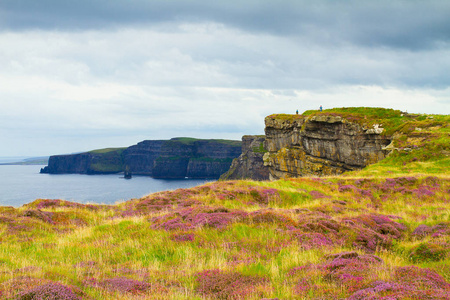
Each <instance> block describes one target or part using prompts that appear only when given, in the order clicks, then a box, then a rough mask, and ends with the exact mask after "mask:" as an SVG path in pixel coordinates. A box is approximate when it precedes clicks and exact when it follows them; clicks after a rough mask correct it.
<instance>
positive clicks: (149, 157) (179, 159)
mask: <svg viewBox="0 0 450 300" xmlns="http://www.w3.org/2000/svg"><path fill="white" fill-rule="evenodd" d="M240 153H241V142H240V141H233V140H201V139H193V138H173V139H171V140H146V141H142V142H140V143H138V144H137V145H133V146H130V147H128V148H115V149H103V150H96V151H90V152H85V153H79V154H70V155H54V156H51V157H50V158H49V162H48V166H46V167H45V168H43V169H41V173H50V174H64V173H78V174H111V173H119V172H123V171H125V169H127V170H128V171H129V172H131V173H132V174H135V175H147V176H152V177H154V178H168V179H171V178H173V179H176V178H185V177H189V178H219V176H220V175H221V174H223V173H224V172H226V171H227V170H228V168H229V167H230V165H231V162H232V160H233V158H236V157H238V156H239V155H240Z"/></svg>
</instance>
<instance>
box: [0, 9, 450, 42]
mask: <svg viewBox="0 0 450 300" xmlns="http://www.w3.org/2000/svg"><path fill="white" fill-rule="evenodd" d="M449 11H450V2H449V1H445V0H431V1H414V0H413V1H411V0H389V1H388V0H382V1H369V0H367V1H361V0H352V1H331V0H322V1H307V0H304V1H298V0H291V1H290V0H284V1H283V0H279V1H257V0H251V1H203V0H178V1H165V0H155V1H144V0H131V1H117V0H116V1H110V0H108V1H106V0H101V1H93V0H78V1H69V0H40V1H35V0H5V1H2V2H1V4H0V13H1V14H2V16H3V17H2V21H0V28H2V29H3V30H27V29H36V28H37V29H44V30H46V29H52V30H55V29H56V30H85V29H97V30H98V29H105V28H119V27H122V26H136V25H139V24H141V25H154V26H156V25H164V24H167V23H172V24H173V23H176V24H177V23H181V22H191V23H201V22H216V23H223V24H225V25H227V26H229V27H234V28H238V29H240V30H243V31H250V32H260V33H267V34H273V35H281V36H286V35H289V36H291V37H294V38H298V39H299V40H300V42H304V41H305V39H307V40H309V41H312V42H316V43H324V44H329V45H333V44H341V43H354V44H358V45H363V46H367V47H373V46H377V47H378V46H387V47H394V48H406V49H426V48H432V47H438V46H440V45H442V44H443V43H444V44H448V43H449V41H450V40H449V39H450V35H449V34H448V32H450V21H449V18H448V12H449Z"/></svg>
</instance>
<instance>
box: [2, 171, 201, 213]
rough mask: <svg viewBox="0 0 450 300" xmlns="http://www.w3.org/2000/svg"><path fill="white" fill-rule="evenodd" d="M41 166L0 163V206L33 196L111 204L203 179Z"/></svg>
mask: <svg viewBox="0 0 450 300" xmlns="http://www.w3.org/2000/svg"><path fill="white" fill-rule="evenodd" d="M42 167H44V166H37V165H0V206H14V207H19V206H21V205H23V204H26V203H30V202H32V201H34V200H36V199H63V200H68V201H74V202H78V203H99V204H114V203H116V202H120V201H126V200H130V199H133V198H140V197H143V196H145V195H148V194H151V193H155V192H159V191H166V190H175V189H178V188H189V187H194V186H197V185H201V184H204V183H206V182H207V180H205V179H181V180H164V179H154V178H151V177H148V176H133V178H132V179H124V178H123V174H112V175H81V174H58V175H53V174H40V173H39V171H40V169H41V168H42Z"/></svg>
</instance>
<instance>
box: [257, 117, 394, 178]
mask: <svg viewBox="0 0 450 300" xmlns="http://www.w3.org/2000/svg"><path fill="white" fill-rule="evenodd" d="M383 131H384V129H383V128H381V126H380V125H374V126H372V127H371V128H364V127H363V126H361V125H359V124H357V123H353V122H349V121H348V120H346V119H344V118H342V117H340V116H334V115H316V116H312V117H307V116H303V115H293V116H291V115H272V116H268V117H266V118H265V133H266V141H265V146H266V149H267V150H268V152H267V153H266V154H265V156H264V162H265V165H266V166H268V167H269V173H270V179H279V178H287V177H300V176H311V175H312V176H323V175H335V174H341V173H343V172H345V171H351V170H357V169H361V168H364V167H365V166H367V165H369V164H373V163H376V162H377V161H379V160H381V159H383V158H384V157H386V155H387V154H388V153H389V150H387V149H386V148H385V147H386V146H387V145H389V144H390V142H391V137H389V136H385V135H383Z"/></svg>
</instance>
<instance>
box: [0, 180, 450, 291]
mask: <svg viewBox="0 0 450 300" xmlns="http://www.w3.org/2000/svg"><path fill="white" fill-rule="evenodd" d="M389 180H390V179H389ZM394 181H395V182H397V183H395V184H394V185H393V186H389V184H388V183H389V181H388V180H387V179H384V178H373V177H372V178H347V177H342V176H336V177H329V178H322V179H315V178H299V179H289V180H279V181H274V182H254V181H231V182H215V183H210V184H207V185H204V186H200V187H197V188H192V189H180V190H176V191H172V192H161V193H157V194H153V195H149V196H147V197H144V198H142V199H136V200H133V201H127V202H123V203H119V204H117V205H113V206H97V205H93V206H92V205H91V206H87V205H82V204H71V203H69V202H48V200H38V201H35V202H33V203H31V204H29V205H25V206H23V207H20V208H8V207H2V208H1V210H0V220H2V222H1V224H0V225H1V226H0V241H1V247H0V291H1V292H2V295H3V296H4V297H5V298H6V299H8V298H13V297H14V295H16V294H17V292H18V291H25V290H27V289H30V288H31V287H32V286H37V285H39V283H41V284H42V283H43V282H50V281H51V282H60V283H61V284H64V285H66V286H70V287H72V288H73V289H74V290H76V291H77V293H78V294H79V295H80V296H82V297H84V298H89V297H90V298H91V299H135V298H136V297H138V296H139V295H141V296H142V297H150V298H151V297H154V299H206V298H207V297H206V296H208V295H204V294H201V293H200V292H199V286H198V281H197V279H196V278H197V277H196V276H197V274H198V273H199V272H203V271H205V270H221V272H224V274H230V275H229V276H238V275H233V274H240V275H239V276H241V277H236V278H263V279H258V280H263V281H259V282H260V283H258V284H254V285H253V286H246V285H245V284H244V285H242V286H241V287H240V288H237V289H242V291H247V292H246V294H245V295H246V296H245V298H246V299H261V298H264V297H265V298H275V297H278V298H280V299H299V298H300V299H302V298H304V299H316V298H321V299H334V298H333V297H340V298H345V297H349V296H350V295H351V294H352V293H354V292H355V290H354V289H362V288H364V286H359V285H358V284H356V283H354V282H350V281H349V282H341V281H339V280H338V279H336V278H334V277H332V279H327V278H328V277H326V276H328V275H326V274H327V273H326V271H324V270H325V269H321V268H319V267H317V268H316V267H313V268H310V267H308V266H316V265H317V266H320V265H324V264H326V263H327V261H328V260H327V258H326V257H327V255H329V254H333V253H339V252H345V251H357V253H359V254H360V255H363V254H367V253H368V254H375V255H377V256H378V257H380V258H381V259H382V260H383V261H384V263H383V264H381V265H368V266H367V267H366V268H364V272H365V273H364V274H366V275H365V276H366V277H365V278H366V279H365V280H367V282H366V283H364V284H370V280H372V279H367V278H373V280H387V281H392V280H394V279H393V278H394V277H393V276H394V273H395V271H396V270H397V269H398V268H399V267H401V266H418V267H420V268H431V269H432V270H434V272H437V273H438V274H440V276H443V278H446V280H447V281H448V280H449V279H450V278H449V276H448V274H447V272H448V270H449V267H448V266H449V265H450V257H449V251H448V247H447V246H445V245H448V244H449V243H450V204H449V202H448V200H449V198H448V190H449V189H450V178H448V177H442V176H441V177H427V176H417V177H415V178H413V179H401V178H400V179H395V177H394ZM394 181H393V182H394ZM346 186H351V188H348V189H346V188H345V187H346ZM343 187H344V188H343ZM363 190H368V191H371V194H370V195H364V194H362V192H361V191H363ZM274 191H275V194H273V192H274ZM405 191H406V192H405ZM264 197H267V198H264ZM192 201H194V202H192ZM47 203H50V204H47ZM187 203H190V204H189V205H186V204H187ZM149 204H150V206H149ZM161 204H164V205H165V208H163V209H160V208H158V209H156V208H154V206H152V205H161ZM192 205H193V206H192ZM189 207H191V208H189ZM37 209H39V210H40V211H41V212H46V213H48V215H49V216H50V217H51V220H53V224H52V223H49V222H47V221H45V218H44V217H42V219H41V217H39V216H41V215H40V214H36V215H35V216H34V217H24V213H25V212H26V211H28V210H37ZM190 209H193V210H192V211H191V210H190ZM189 211H191V213H190V214H191V216H192V219H190V217H189V218H187V219H185V221H183V222H184V224H186V225H189V224H194V222H195V218H199V217H200V216H201V215H202V214H205V212H206V214H209V213H213V212H218V213H219V215H218V216H220V214H225V215H226V214H229V213H233V212H239V213H240V214H241V217H239V218H237V219H234V220H232V221H231V222H230V223H228V225H226V226H224V227H215V225H211V226H206V225H205V226H201V225H196V226H194V227H192V228H190V229H189V228H187V229H175V230H165V229H163V228H159V227H158V226H157V224H162V223H161V222H162V221H161V220H160V218H167V219H166V220H174V219H176V218H177V217H179V216H180V215H186V214H189ZM130 212H132V213H131V215H130ZM243 213H244V214H247V215H246V216H244V215H242V214H243ZM371 214H377V215H378V214H381V215H389V216H398V217H399V218H401V219H396V218H393V219H392V220H394V221H398V222H399V223H401V224H403V225H404V226H405V229H404V230H403V231H402V232H403V233H402V236H401V237H400V238H395V239H391V243H390V244H389V245H384V246H382V245H380V246H378V247H377V249H376V250H375V253H373V252H370V251H368V250H365V248H359V247H357V246H355V244H354V243H355V242H356V241H357V240H356V238H357V236H358V234H359V233H358V232H359V230H360V229H358V228H360V227H358V226H356V227H355V226H354V225H351V224H352V223H348V222H347V221H345V220H348V219H350V220H355V219H356V218H363V219H364V218H367V217H365V216H367V215H371ZM211 216H212V215H211ZM243 216H244V217H243ZM158 220H159V221H158ZM325 220H327V221H326V222H332V224H339V226H340V229H339V230H338V231H337V232H335V231H334V229H333V230H332V229H330V228H328V229H324V228H325V227H324V228H322V229H320V228H321V227H317V225H314V224H321V222H325ZM368 220H369V221H370V219H368ZM353 222H355V221H353ZM212 224H215V223H212ZM308 224H309V225H308ZM324 224H326V223H324ZM439 224H448V225H446V226H449V227H448V230H447V229H444V231H442V233H441V234H440V235H439V236H433V235H427V236H424V237H417V236H414V235H412V232H413V231H414V229H415V228H417V227H418V226H419V225H427V226H430V227H432V226H437V225H439ZM155 226H156V227H155ZM321 226H322V225H321ZM361 226H362V225H361ZM440 226H441V225H440ZM361 228H363V227H361ZM364 228H366V227H364ZM367 228H369V227H367ZM446 228H447V227H446ZM366 230H368V229H366ZM446 230H447V231H446ZM319 233H320V234H319ZM311 234H313V236H311ZM314 234H319V235H317V236H315V237H314ZM302 236H303V238H302ZM320 236H323V237H327V238H328V239H329V242H326V243H325V244H324V245H323V246H321V244H320V243H318V244H316V242H314V238H319V237H320ZM184 237H188V238H187V239H184ZM178 239H180V240H178ZM428 248H430V249H431V250H430V251H434V252H427V251H428V250H427V249H428ZM297 269H298V270H300V271H295V270H297ZM293 270H294V271H293ZM348 272H350V273H349V274H353V273H352V272H356V273H358V272H362V271H360V270H359V269H358V270H354V271H348ZM356 273H355V274H356ZM358 274H359V273H358ZM246 276H247V277H246ZM349 276H350V275H349ZM111 278H128V279H132V280H135V281H136V282H144V283H147V284H149V286H151V287H148V288H147V289H145V290H143V291H140V292H138V291H135V292H133V291H132V290H130V291H127V290H114V289H112V288H111V287H108V286H107V285H102V282H104V281H105V280H108V279H111ZM232 278H233V277H230V278H229V279H227V280H233V279H232ZM305 278H306V279H307V280H308V282H309V283H305V282H304V280H305ZM333 278H334V279H333ZM94 279H95V280H96V282H99V283H98V284H97V285H88V284H86V282H87V281H89V280H94ZM217 280H219V279H217ZM217 282H221V281H220V280H219V281H217ZM302 282H303V283H302ZM397 282H398V284H400V285H401V284H403V283H401V282H400V281H397ZM236 284H237V283H236ZM300 284H306V287H305V290H302V289H300V288H298V287H297V286H298V285H300ZM219 285H220V284H219ZM316 287H319V288H316ZM221 288H225V287H224V286H219V287H218V289H219V290H220V289H221ZM416 288H417V289H418V292H420V288H419V287H416ZM436 291H438V290H435V292H436ZM208 297H211V298H215V296H214V294H209V296H208ZM227 297H228V296H227ZM229 297H231V298H232V296H229ZM231 298H230V299H231Z"/></svg>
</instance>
